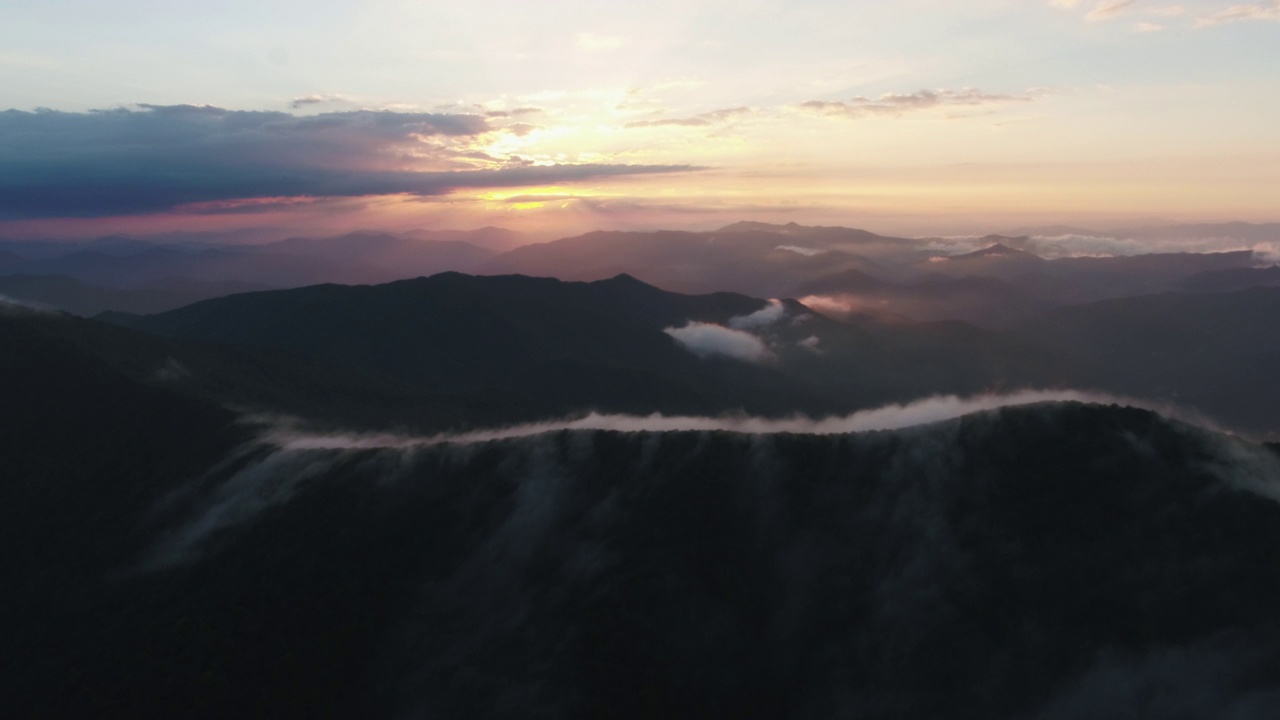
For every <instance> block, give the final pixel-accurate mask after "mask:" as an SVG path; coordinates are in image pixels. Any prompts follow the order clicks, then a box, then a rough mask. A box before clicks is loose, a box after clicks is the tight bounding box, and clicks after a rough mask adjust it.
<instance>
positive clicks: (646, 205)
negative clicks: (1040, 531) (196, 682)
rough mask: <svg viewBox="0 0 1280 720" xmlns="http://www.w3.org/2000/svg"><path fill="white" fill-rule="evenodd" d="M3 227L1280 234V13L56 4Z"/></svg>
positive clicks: (749, 5)
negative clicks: (1219, 228)
mask: <svg viewBox="0 0 1280 720" xmlns="http://www.w3.org/2000/svg"><path fill="white" fill-rule="evenodd" d="M3 15H4V22H3V23H0V236H8V237H40V236H49V237H54V236H84V235H101V234H108V233H130V234H148V233H159V232H172V231H175V230H184V231H196V232H204V231H218V230H231V229H244V228H284V229H287V230H288V231H289V232H324V231H328V230H333V231H341V230H346V229H354V228H384V229H399V230H407V229H413V228H423V229H433V228H435V229H438V228H463V229H465V228H473V227H480V226H484V225H499V226H503V227H508V228H512V229H517V230H524V231H527V232H532V233H536V234H546V235H561V234H570V233H574V232H582V231H586V230H591V229H646V228H660V227H662V228H697V229H702V228H711V227H716V226H719V225H723V224H727V223H729V222H734V221H737V220H760V221H767V222H792V221H794V222H800V223H802V224H839V225H847V226H854V227H863V228H867V229H870V230H874V231H878V232H888V233H899V234H925V233H931V234H962V233H971V232H994V231H1000V230H1007V229H1009V228H1011V227H1018V226H1025V225H1035V224H1058V223H1068V224H1077V225H1086V226H1092V227H1098V226H1101V227H1104V228H1105V227H1108V226H1110V227H1114V226H1117V225H1125V224H1131V223H1134V222H1148V221H1153V222H1154V221H1188V222H1189V221H1195V222H1212V221H1227V220H1244V221H1253V222H1266V221H1276V220H1280V211H1278V210H1277V202H1276V189H1277V188H1280V0H1262V1H1260V2H1245V3H1237V2H1230V1H1226V2H1219V1H1215V0H1185V1H1183V2H1176V1H1172V0H1171V1H1169V2H1164V1H1153V2H1147V1H1145V0H1127V1H1126V0H1103V1H1101V2H1099V1H1097V0H965V1H964V2H957V1H956V0H950V1H947V2H943V1H941V0H896V1H895V2H892V3H884V2H865V1H850V0H844V1H843V2H818V1H807V2H806V1H804V0H790V1H788V2H775V1H772V0H734V1H733V2H728V1H724V2H721V1H720V0H681V1H680V2H672V1H668V0H654V1H653V2H648V3H635V4H630V5H629V6H623V5H622V4H618V3H585V2H560V1H557V0H544V1H543V2H538V3H532V2H514V1H510V0H491V1H490V2H487V3H470V2H466V3H464V2H454V1H453V0H436V1H434V2H408V1H404V0H362V1H361V2H339V1H337V0H306V1H302V0H252V1H251V2H249V1H243V0H220V1H219V2H216V3H215V2H203V1H198V0H188V1H185V2H182V3H173V2H161V1H159V0H118V1H115V2H104V1H103V0H42V1H41V2H23V3H21V4H19V5H17V6H15V7H9V8H7V9H5V10H4V13H3Z"/></svg>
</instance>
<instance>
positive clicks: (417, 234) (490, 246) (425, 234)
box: [404, 226, 534, 270]
mask: <svg viewBox="0 0 1280 720" xmlns="http://www.w3.org/2000/svg"><path fill="white" fill-rule="evenodd" d="M404 236H405V237H408V238H412V239H414V240H436V241H448V242H465V243H467V244H469V245H474V246H476V247H480V248H484V249H486V250H492V251H494V252H506V251H507V250H511V249H512V248H516V247H519V246H521V245H527V244H529V243H531V242H533V241H534V240H533V238H532V237H530V236H529V235H527V234H525V233H522V232H516V231H515V230H508V229H506V228H500V227H492V226H489V227H482V228H477V229H475V230H412V231H410V232H407V233H404ZM456 269H458V270H461V268H456Z"/></svg>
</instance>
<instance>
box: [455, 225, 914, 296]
mask: <svg viewBox="0 0 1280 720" xmlns="http://www.w3.org/2000/svg"><path fill="white" fill-rule="evenodd" d="M777 227H779V226H765V229H757V228H756V227H754V226H729V228H728V229H725V230H720V231H713V232H706V233H691V232H673V231H661V232H652V233H640V232H594V233H587V234H586V235H581V236H578V237H572V238H564V239H561V240H556V241H554V242H550V243H538V244H534V245H526V246H523V247H520V248H516V249H515V250H512V251H510V252H507V253H504V254H502V255H499V256H498V257H496V258H494V259H492V260H491V261H489V262H488V263H486V264H485V265H484V266H483V267H482V268H481V270H480V271H479V272H481V273H483V274H487V275H495V274H511V273H517V274H522V275H532V276H540V277H557V278H560V279H563V280H600V279H604V278H609V277H613V276H614V275H617V274H619V273H627V274H630V275H634V276H635V277H637V278H639V279H641V280H643V281H645V282H647V283H651V284H653V285H657V286H658V287H661V288H663V289H664V290H671V291H675V292H687V293H709V292H716V291H732V292H741V293H746V294H751V295H755V296H762V295H763V296H770V297H784V296H789V295H793V294H795V293H794V290H795V288H796V287H798V286H799V285H801V284H803V283H804V282H807V281H808V280H811V279H812V278H813V277H815V276H817V275H819V274H825V273H828V272H832V271H835V270H840V269H858V270H862V271H864V272H867V273H869V274H872V275H877V276H879V275H892V274H893V271H892V270H890V269H888V268H886V267H885V266H884V265H883V264H882V263H881V262H880V261H877V260H872V259H870V258H869V256H870V255H871V254H875V255H876V256H877V257H880V258H882V259H884V260H886V261H894V262H898V261H910V260H917V259H921V258H923V257H925V256H926V254H927V253H926V252H925V251H924V249H923V246H920V245H917V244H915V243H912V242H910V241H905V240H900V239H897V238H884V237H880V236H877V235H872V234H871V233H866V232H864V231H860V230H848V229H845V228H801V229H799V230H795V229H790V228H786V227H785V226H784V227H783V230H782V231H779V230H778V229H777ZM811 231H812V232H811ZM796 249H798V250H800V251H801V252H797V251H795V250H796Z"/></svg>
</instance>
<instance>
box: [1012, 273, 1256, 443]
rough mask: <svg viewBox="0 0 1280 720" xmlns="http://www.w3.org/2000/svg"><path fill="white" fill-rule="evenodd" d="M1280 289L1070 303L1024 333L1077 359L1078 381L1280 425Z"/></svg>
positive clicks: (1243, 421)
mask: <svg viewBox="0 0 1280 720" xmlns="http://www.w3.org/2000/svg"><path fill="white" fill-rule="evenodd" d="M1278 330H1280V288H1262V287H1257V288H1252V289H1249V290H1242V291H1237V292H1230V293H1194V294H1193V293H1164V294H1160V295H1150V296H1142V297H1132V298H1121V299H1116V300H1108V301H1103V302H1098V303H1093V304H1087V305H1080V306H1074V307H1066V308H1061V309H1058V310H1053V311H1050V312H1047V313H1045V314H1043V315H1040V316H1037V317H1036V318H1034V319H1033V320H1030V321H1028V322H1027V323H1026V325H1025V327H1024V328H1023V329H1022V332H1023V333H1024V335H1025V336H1027V337H1029V338H1031V339H1033V340H1034V341H1037V342H1040V343H1043V344H1044V345H1045V346H1047V347H1052V348H1055V349H1057V351H1058V352H1060V353H1061V354H1062V355H1063V356H1064V357H1066V358H1069V359H1071V360H1073V361H1074V362H1075V363H1078V365H1077V367H1080V368H1082V371H1083V373H1084V374H1083V375H1082V376H1081V377H1079V378H1078V379H1077V382H1079V383H1087V384H1092V385H1095V386H1098V387H1103V388H1106V389H1109V390H1112V391H1115V392H1122V393H1128V394H1132V395H1138V396H1141V397H1150V398H1164V399H1167V400H1170V401H1174V402H1177V403H1181V404H1184V405H1189V406H1191V407H1194V408H1197V409H1200V410H1202V411H1204V412H1208V413H1211V414H1212V415H1214V416H1215V417H1218V418H1220V419H1223V420H1226V421H1227V422H1230V423H1233V424H1236V425H1240V426H1245V427H1252V428H1256V429H1269V430H1271V431H1272V432H1276V431H1277V430H1280V416H1278V412H1277V406H1276V403H1275V398H1277V397H1280V373H1276V372H1275V368H1276V367H1280V331H1278Z"/></svg>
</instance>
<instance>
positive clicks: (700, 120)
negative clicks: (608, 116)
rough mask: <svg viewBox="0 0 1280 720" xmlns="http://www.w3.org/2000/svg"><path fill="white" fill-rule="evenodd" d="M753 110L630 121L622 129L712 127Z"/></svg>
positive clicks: (735, 108)
mask: <svg viewBox="0 0 1280 720" xmlns="http://www.w3.org/2000/svg"><path fill="white" fill-rule="evenodd" d="M752 112H753V110H752V109H751V108H749V107H732V108H723V109H720V110H712V111H711V112H705V113H701V114H698V115H694V116H692V117H683V118H654V119H651V120H632V121H631V122H628V123H627V124H626V125H624V126H623V127H626V128H644V127H664V126H678V127H701V126H705V125H714V124H717V123H722V122H727V121H729V120H732V119H734V118H737V117H742V116H744V115H750V114H751V113H752Z"/></svg>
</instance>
